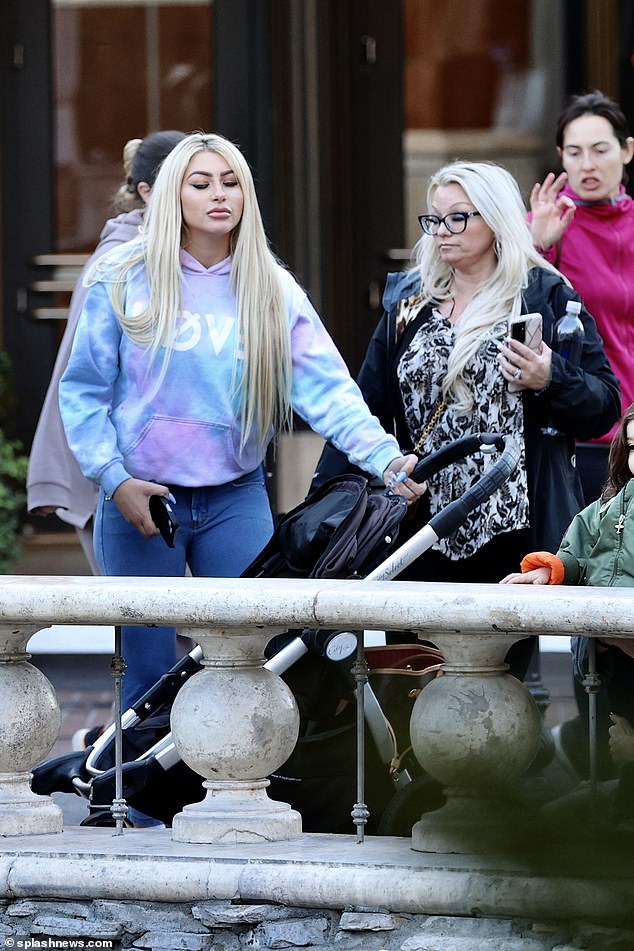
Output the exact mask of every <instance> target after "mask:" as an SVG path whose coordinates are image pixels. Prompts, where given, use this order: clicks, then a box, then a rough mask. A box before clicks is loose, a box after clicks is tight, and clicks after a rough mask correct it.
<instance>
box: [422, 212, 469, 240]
mask: <svg viewBox="0 0 634 951" xmlns="http://www.w3.org/2000/svg"><path fill="white" fill-rule="evenodd" d="M479 217H480V212H479V211H452V212H451V214H450V215H445V217H444V218H439V217H438V215H419V216H418V223H419V225H420V226H421V228H422V229H423V231H424V232H425V234H431V235H434V234H438V229H439V228H440V226H441V225H444V226H445V228H446V229H447V231H449V233H450V234H462V232H463V231H464V230H465V228H466V227H467V221H468V220H469V218H479Z"/></svg>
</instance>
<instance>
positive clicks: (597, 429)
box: [317, 162, 620, 674]
mask: <svg viewBox="0 0 634 951" xmlns="http://www.w3.org/2000/svg"><path fill="white" fill-rule="evenodd" d="M419 220H420V224H421V227H422V232H423V233H422V236H421V238H420V240H419V242H418V244H417V245H416V247H415V249H414V255H415V259H416V266H415V267H413V268H412V269H411V270H410V271H407V272H405V273H402V274H393V275H390V277H389V279H388V283H387V288H386V292H385V296H384V306H385V314H384V317H383V319H382V320H381V321H380V323H379V325H378V327H377V329H376V332H375V334H374V336H373V338H372V340H371V342H370V345H369V349H368V352H367V355H366V358H365V361H364V364H363V367H362V369H361V372H360V375H359V384H360V387H361V390H362V392H363V394H364V396H365V399H366V401H367V403H368V405H369V407H370V408H371V410H372V411H373V412H374V413H376V415H377V416H378V417H379V419H381V421H382V422H383V423H384V425H385V426H386V427H390V426H392V427H393V430H392V431H394V432H395V434H396V436H397V438H398V440H399V442H400V444H401V445H403V446H410V447H412V448H415V449H416V451H418V452H421V453H424V454H427V453H429V452H432V451H434V450H436V449H438V448H439V447H440V446H443V445H446V444H447V443H450V442H452V441H454V440H455V439H458V438H459V437H461V436H464V435H465V434H468V433H474V432H479V431H486V430H493V431H497V432H502V433H504V434H505V435H507V436H510V437H513V438H514V439H515V440H516V441H517V442H518V443H519V444H520V445H521V447H522V461H521V464H520V465H519V467H518V468H517V470H516V471H515V473H514V474H513V476H512V477H511V478H510V479H509V481H508V482H507V483H506V485H505V486H503V488H502V489H501V490H500V491H499V492H497V493H496V494H495V495H494V496H492V497H491V499H489V501H488V502H486V503H485V504H484V505H482V506H481V507H480V508H479V509H477V510H476V511H474V512H473V513H472V514H471V515H470V516H469V518H468V519H467V521H466V522H465V523H464V524H463V525H462V526H461V527H460V528H459V529H458V530H457V531H456V532H455V533H454V534H453V535H451V536H449V537H448V538H446V539H443V540H441V541H439V542H438V544H437V545H436V546H435V548H434V549H432V550H430V551H429V552H427V553H426V554H425V555H424V556H423V557H422V558H421V559H419V561H418V562H417V563H416V564H415V565H414V566H413V567H412V569H410V571H409V573H408V577H414V578H417V579H420V580H438V581H466V582H497V581H498V580H499V578H500V577H501V576H502V575H503V574H505V573H506V572H507V571H510V570H512V569H516V568H517V567H518V566H519V563H520V560H521V558H522V557H523V554H524V552H525V551H526V550H532V549H535V548H540V549H542V548H545V549H548V550H550V549H551V548H552V546H553V545H554V546H555V549H556V548H557V547H558V545H559V542H560V540H561V537H562V535H563V533H564V531H565V529H566V528H567V526H568V524H569V523H570V521H571V519H572V517H573V516H574V515H575V514H576V513H577V512H578V511H579V509H580V508H582V506H583V495H582V492H581V485H580V482H579V477H578V474H577V471H576V468H575V455H574V453H575V448H574V440H575V437H578V438H583V439H587V438H590V437H595V436H599V435H601V434H602V433H604V432H607V431H608V430H609V429H610V427H611V426H612V425H613V423H614V422H615V421H616V420H617V419H618V417H619V409H620V407H619V402H620V401H619V390H618V384H617V380H616V378H615V377H614V374H613V373H612V370H611V368H610V365H609V363H608V360H607V358H606V356H605V353H604V351H603V345H602V343H601V339H600V338H599V336H598V334H597V330H596V327H595V324H594V320H593V319H592V317H591V316H590V314H589V313H588V312H587V311H586V310H585V308H583V306H582V307H581V317H582V320H583V323H584V327H585V342H584V347H583V354H582V357H581V364H580V366H578V367H573V366H571V365H570V364H568V363H567V362H566V361H565V360H564V359H562V357H561V356H559V355H558V354H557V353H555V352H553V348H552V340H553V327H554V324H555V322H556V320H557V318H558V317H560V316H561V315H562V314H563V313H564V312H565V310H566V303H567V302H568V301H570V300H575V301H579V297H578V295H577V294H576V293H575V291H574V290H573V289H572V288H571V286H570V284H569V283H568V281H567V280H566V279H565V278H564V277H562V275H561V274H560V273H559V272H558V271H557V270H555V268H554V267H553V266H552V265H551V264H549V263H548V262H547V261H546V260H545V259H544V258H543V257H542V256H541V255H540V254H539V253H538V252H537V251H536V250H535V248H534V246H533V242H532V240H531V236H530V232H529V227H528V224H527V221H526V211H525V209H524V205H523V202H522V199H521V195H520V192H519V189H518V187H517V184H516V182H515V180H514V179H513V177H512V176H511V175H510V174H509V173H508V172H507V171H506V170H505V169H503V168H501V167H499V166H496V165H493V164H488V163H470V162H455V163H452V164H451V165H448V166H446V167H444V168H442V169H441V170H440V171H439V172H437V173H436V174H435V175H434V176H433V178H432V179H431V183H430V187H429V192H428V211H427V213H426V214H423V215H421V216H420V219H419ZM522 313H540V314H541V316H542V322H543V343H542V345H541V347H540V348H539V349H538V351H534V350H531V349H530V348H529V347H528V346H525V345H524V344H522V343H520V342H519V341H516V340H511V339H509V337H508V320H509V317H511V316H512V315H519V314H522ZM509 383H511V384H513V386H512V387H511V389H515V387H516V385H517V384H518V383H519V384H520V385H521V387H522V389H521V390H520V391H519V392H511V391H510V390H509ZM549 432H550V433H552V434H548V433H549ZM339 465H340V461H339V460H338V459H337V458H336V457H335V456H334V455H333V451H332V449H331V448H330V447H328V449H327V450H326V452H325V454H324V457H323V458H322V460H321V462H320V464H319V466H318V477H317V481H319V480H321V479H323V478H325V477H326V476H327V475H329V474H331V473H332V472H334V471H335V470H336V469H337V467H338V466H339ZM485 465H486V460H484V459H483V458H481V457H480V458H479V457H478V456H473V457H471V458H469V459H468V460H465V461H464V462H463V463H459V464H457V465H455V466H452V467H451V468H450V469H448V470H445V471H444V472H441V473H439V474H438V475H437V476H434V477H433V478H431V479H430V480H429V494H428V497H426V498H427V499H428V502H426V501H425V500H423V502H422V503H421V504H420V505H419V507H420V508H421V510H423V514H424V515H428V514H430V513H431V514H435V513H436V512H437V511H438V510H440V509H442V508H443V507H445V506H446V505H447V504H448V503H449V502H451V501H452V500H453V499H454V498H456V497H457V496H459V495H460V494H461V493H462V492H463V491H464V490H466V489H467V488H469V487H470V486H471V485H472V484H473V483H474V482H475V481H476V479H477V478H479V476H480V475H481V474H482V469H483V467H484V466H485ZM522 649H523V648H521V649H520V650H522ZM517 672H518V673H519V674H521V672H522V670H521V665H520V667H519V668H518V669H517Z"/></svg>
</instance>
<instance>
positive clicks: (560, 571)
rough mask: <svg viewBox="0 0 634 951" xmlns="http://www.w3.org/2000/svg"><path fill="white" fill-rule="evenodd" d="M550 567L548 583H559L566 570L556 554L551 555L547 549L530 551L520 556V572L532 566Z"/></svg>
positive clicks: (524, 571) (528, 569) (529, 569)
mask: <svg viewBox="0 0 634 951" xmlns="http://www.w3.org/2000/svg"><path fill="white" fill-rule="evenodd" d="M542 567H546V568H550V581H549V582H548V584H561V583H562V581H563V580H564V577H565V575H566V572H565V570H564V563H563V561H562V560H561V558H558V557H557V555H551V553H550V552H549V551H532V552H531V553H530V555H525V557H524V558H522V561H521V564H520V569H521V571H522V574H525V573H526V572H527V571H531V569H532V568H542Z"/></svg>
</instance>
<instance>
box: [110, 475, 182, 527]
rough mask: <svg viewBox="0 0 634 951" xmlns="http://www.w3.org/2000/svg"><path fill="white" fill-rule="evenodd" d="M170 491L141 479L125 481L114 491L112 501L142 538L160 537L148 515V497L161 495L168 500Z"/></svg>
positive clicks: (165, 487)
mask: <svg viewBox="0 0 634 951" xmlns="http://www.w3.org/2000/svg"><path fill="white" fill-rule="evenodd" d="M169 494H170V490H169V488H168V487H167V486H166V485H160V484H159V483H158V482H145V481H144V480H143V479H126V480H125V482H122V483H121V485H120V486H119V487H118V488H117V489H116V490H115V492H114V493H113V495H112V501H113V502H114V503H115V504H116V506H117V508H118V509H119V511H120V512H121V514H122V515H123V517H124V519H125V520H126V522H129V523H130V525H134V527H135V528H136V529H137V531H138V532H140V533H141V535H143V537H144V538H152V537H153V536H154V535H160V532H159V530H158V528H157V527H156V525H155V524H154V522H153V520H152V516H151V515H150V496H151V495H162V496H163V497H164V498H166V499H167V498H169Z"/></svg>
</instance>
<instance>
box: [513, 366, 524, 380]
mask: <svg viewBox="0 0 634 951" xmlns="http://www.w3.org/2000/svg"><path fill="white" fill-rule="evenodd" d="M521 378H522V371H521V370H520V368H519V367H517V369H516V370H515V373H514V374H513V379H514V380H520V379H521Z"/></svg>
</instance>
